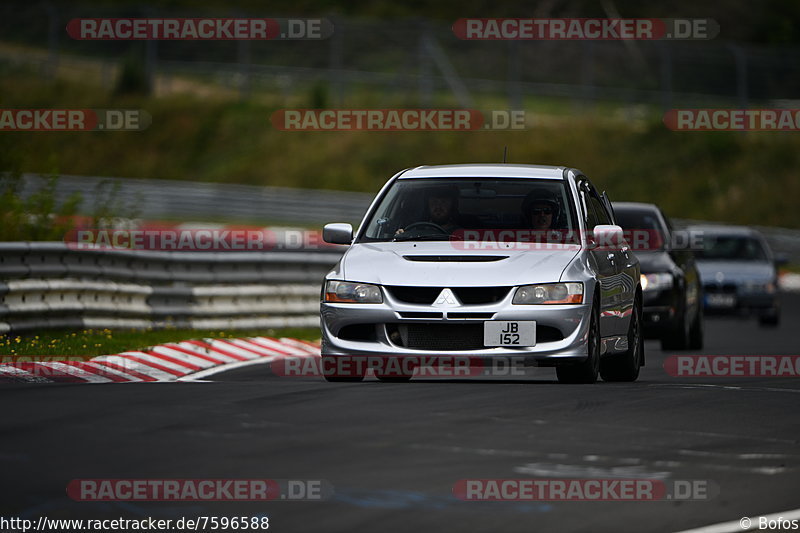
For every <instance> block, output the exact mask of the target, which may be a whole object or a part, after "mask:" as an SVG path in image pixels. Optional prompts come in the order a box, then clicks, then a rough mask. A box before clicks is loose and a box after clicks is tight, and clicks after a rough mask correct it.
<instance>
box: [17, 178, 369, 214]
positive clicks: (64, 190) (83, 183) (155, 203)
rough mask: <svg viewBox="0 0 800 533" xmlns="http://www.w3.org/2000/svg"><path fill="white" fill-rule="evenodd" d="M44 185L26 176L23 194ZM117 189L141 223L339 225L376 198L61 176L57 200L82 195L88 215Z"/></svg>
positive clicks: (229, 185) (290, 190)
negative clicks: (203, 221) (147, 220)
mask: <svg viewBox="0 0 800 533" xmlns="http://www.w3.org/2000/svg"><path fill="white" fill-rule="evenodd" d="M45 182H46V178H44V177H42V176H40V175H37V174H24V175H23V176H22V182H21V189H20V193H21V195H22V196H23V197H27V196H29V195H31V194H33V193H34V192H35V191H37V190H39V189H40V188H41V187H42V186H43V185H44V184H45ZM112 189H115V190H116V194H117V198H118V200H120V201H122V202H123V203H125V204H126V205H128V204H129V205H132V206H133V207H136V208H137V210H138V216H140V217H142V218H156V219H157V218H159V217H169V218H171V219H175V218H182V219H186V220H197V219H208V218H214V219H220V220H230V221H255V220H271V221H282V222H290V223H299V224H307V223H326V222H337V221H338V222H351V223H355V224H357V223H359V222H360V221H361V218H362V217H363V216H364V213H366V211H367V207H369V204H370V202H371V201H372V198H373V197H374V195H373V194H369V193H359V192H343V191H330V190H323V189H293V188H289V187H259V186H256V185H237V184H232V183H206V182H195V181H179V180H155V179H132V178H105V177H88V176H66V175H62V176H59V178H58V181H57V182H56V188H55V197H56V201H57V202H58V203H59V204H60V203H63V202H64V201H66V200H67V199H68V198H69V197H70V196H72V195H73V194H75V193H79V194H80V195H81V197H82V199H83V207H84V211H85V212H87V213H88V212H90V211H89V209H90V207H91V206H93V205H96V203H97V202H98V201H103V200H104V198H105V197H104V196H103V195H104V194H106V193H107V191H109V190H112ZM103 191H106V193H104V192H103Z"/></svg>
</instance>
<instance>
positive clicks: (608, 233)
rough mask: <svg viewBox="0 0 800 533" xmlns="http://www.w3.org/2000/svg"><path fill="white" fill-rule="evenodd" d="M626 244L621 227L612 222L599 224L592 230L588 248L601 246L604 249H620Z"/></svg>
mask: <svg viewBox="0 0 800 533" xmlns="http://www.w3.org/2000/svg"><path fill="white" fill-rule="evenodd" d="M625 246H627V243H626V242H625V237H624V236H623V232H622V228H621V227H619V226H615V225H613V224H599V225H597V226H595V227H594V230H593V231H592V238H591V241H590V242H589V248H591V249H594V248H602V249H604V250H621V249H622V248H623V247H625Z"/></svg>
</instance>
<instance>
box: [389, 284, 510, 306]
mask: <svg viewBox="0 0 800 533" xmlns="http://www.w3.org/2000/svg"><path fill="white" fill-rule="evenodd" d="M444 289H445V287H410V286H405V285H388V286H387V287H386V290H387V291H388V292H389V294H391V296H392V298H394V299H395V300H399V301H401V302H406V303H410V304H424V305H430V304H432V303H433V302H434V301H436V297H437V296H439V293H441V292H442V291H443V290H444ZM450 290H452V291H453V293H455V295H456V297H457V298H458V299H459V300H460V301H461V303H463V304H465V305H481V304H493V303H497V302H499V301H501V300H502V299H503V298H505V297H506V296H507V295H508V292H509V291H510V290H511V287H450Z"/></svg>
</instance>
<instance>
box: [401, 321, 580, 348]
mask: <svg viewBox="0 0 800 533" xmlns="http://www.w3.org/2000/svg"><path fill="white" fill-rule="evenodd" d="M386 329H387V333H388V334H389V338H390V339H391V340H392V342H394V343H395V344H397V345H399V346H402V347H404V348H410V349H412V350H428V351H437V350H441V351H451V352H456V351H464V350H482V349H484V348H486V347H485V346H484V345H483V323H472V324H470V323H466V324H447V323H436V324H387V325H386ZM563 339H564V335H563V334H562V333H561V331H560V330H559V329H558V328H554V327H552V326H537V327H536V344H541V343H546V342H556V341H560V340H563Z"/></svg>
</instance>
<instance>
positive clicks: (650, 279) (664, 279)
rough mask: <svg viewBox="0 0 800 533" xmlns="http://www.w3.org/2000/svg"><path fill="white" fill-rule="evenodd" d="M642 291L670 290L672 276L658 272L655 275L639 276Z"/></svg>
mask: <svg viewBox="0 0 800 533" xmlns="http://www.w3.org/2000/svg"><path fill="white" fill-rule="evenodd" d="M641 283H642V290H643V291H661V290H664V289H671V288H672V274H670V273H668V272H658V273H656V274H642V276H641Z"/></svg>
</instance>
